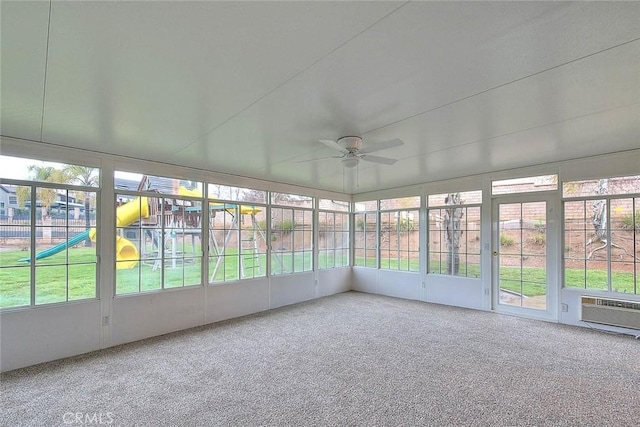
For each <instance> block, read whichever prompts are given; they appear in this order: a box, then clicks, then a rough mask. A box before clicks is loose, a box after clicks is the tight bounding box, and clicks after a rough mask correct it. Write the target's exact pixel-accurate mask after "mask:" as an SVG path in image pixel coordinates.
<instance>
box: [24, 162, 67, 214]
mask: <svg viewBox="0 0 640 427" xmlns="http://www.w3.org/2000/svg"><path fill="white" fill-rule="evenodd" d="M27 170H28V171H29V174H30V178H31V180H33V181H39V182H51V183H57V184H66V183H68V182H69V180H70V177H69V175H68V174H67V172H66V171H65V170H64V169H62V170H61V169H56V168H55V167H54V166H38V165H30V166H29V167H28V168H27ZM16 196H17V198H18V204H19V206H24V204H25V202H26V201H27V199H29V198H30V197H31V193H30V188H29V187H18V188H17V189H16ZM36 196H37V199H38V200H39V201H40V203H41V204H42V209H41V212H42V219H43V220H44V219H45V218H46V217H47V213H48V211H49V207H50V206H51V204H52V203H53V202H55V201H56V199H57V198H58V193H57V192H56V190H55V189H54V188H44V187H38V193H37V195H36ZM35 208H36V207H35V206H32V209H35Z"/></svg>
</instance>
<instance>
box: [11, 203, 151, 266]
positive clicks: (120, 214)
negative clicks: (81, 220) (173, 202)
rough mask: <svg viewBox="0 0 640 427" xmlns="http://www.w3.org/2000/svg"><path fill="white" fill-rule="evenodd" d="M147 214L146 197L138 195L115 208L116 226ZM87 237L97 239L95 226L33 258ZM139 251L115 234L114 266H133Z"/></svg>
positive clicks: (62, 249)
mask: <svg viewBox="0 0 640 427" xmlns="http://www.w3.org/2000/svg"><path fill="white" fill-rule="evenodd" d="M148 216H149V203H148V201H147V198H146V197H138V198H136V199H134V200H132V201H130V202H128V203H126V204H124V205H122V206H119V207H118V208H117V209H116V227H127V226H129V225H131V224H133V223H134V222H136V221H139V220H140V218H147V217H148ZM87 238H89V239H91V241H92V242H94V243H95V242H97V241H98V236H97V233H96V229H95V227H92V228H90V229H88V230H85V231H83V232H82V233H79V234H76V235H75V236H73V237H72V238H71V239H69V240H66V241H64V242H62V243H59V244H57V245H55V246H52V247H50V248H48V249H45V250H44V251H41V252H38V253H37V254H36V257H35V259H36V260H40V259H43V258H47V257H50V256H52V255H55V254H57V253H60V252H62V251H64V250H65V249H67V248H70V247H73V246H75V245H77V244H79V243H81V242H83V241H85V240H86V239H87ZM138 258H139V252H138V248H137V247H136V245H134V244H133V243H132V242H131V241H130V240H127V239H125V238H124V237H122V236H116V261H118V262H117V263H116V268H118V269H123V268H133V267H135V266H136V265H137V264H138ZM19 261H20V262H29V261H31V258H30V257H27V258H22V259H20V260H19Z"/></svg>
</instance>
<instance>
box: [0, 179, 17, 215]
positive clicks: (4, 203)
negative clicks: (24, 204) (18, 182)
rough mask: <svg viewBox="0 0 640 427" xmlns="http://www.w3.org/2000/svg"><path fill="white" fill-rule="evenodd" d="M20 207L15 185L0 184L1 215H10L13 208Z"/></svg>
mask: <svg viewBox="0 0 640 427" xmlns="http://www.w3.org/2000/svg"><path fill="white" fill-rule="evenodd" d="M17 208H18V197H17V196H16V188H15V186H13V185H7V184H3V185H0V217H6V216H9V214H11V213H12V209H17Z"/></svg>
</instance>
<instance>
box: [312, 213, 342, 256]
mask: <svg viewBox="0 0 640 427" xmlns="http://www.w3.org/2000/svg"><path fill="white" fill-rule="evenodd" d="M318 257H319V258H318V267H319V268H334V267H346V266H348V265H349V214H348V213H346V212H324V211H320V212H319V213H318Z"/></svg>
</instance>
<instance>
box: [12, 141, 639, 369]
mask: <svg viewBox="0 0 640 427" xmlns="http://www.w3.org/2000/svg"><path fill="white" fill-rule="evenodd" d="M4 142H5V141H4V139H3V143H4ZM36 145H37V148H40V144H36ZM7 147H8V149H9V152H7V151H6V150H7ZM25 147H26V148H25ZM3 150H5V152H4V153H3V154H8V155H11V154H12V153H11V151H12V150H13V151H18V152H19V151H20V150H23V152H24V151H25V150H26V153H27V155H29V153H31V154H30V155H32V156H33V155H34V154H33V153H39V152H40V151H38V149H35V150H34V149H33V147H32V146H31V145H30V144H28V143H26V142H23V141H19V142H17V143H15V144H13V145H11V144H9V145H6V144H5V145H4V146H3ZM43 152H44V153H46V154H47V156H49V155H50V158H52V159H53V160H56V159H57V160H59V161H67V162H73V161H75V159H78V158H80V157H81V156H82V154H83V153H78V152H77V151H73V150H71V151H70V150H60V149H54V148H51V147H49V148H46V150H44V151H43ZM70 152H71V153H72V154H73V155H68V154H69V153H70ZM13 155H16V154H13ZM43 156H44V154H43ZM48 158H49V157H48ZM116 160H118V159H114V158H111V157H109V156H105V158H102V159H98V160H96V159H95V158H92V160H91V162H90V164H92V165H93V164H96V165H97V166H100V167H102V168H103V169H102V170H103V174H106V175H107V176H109V174H111V176H112V174H113V170H114V168H116V164H117V161H116ZM79 163H82V162H81V161H79ZM120 163H122V162H120ZM85 164H87V163H85ZM136 164H137V163H136ZM639 164H640V150H636V151H634V152H627V153H622V154H617V155H612V156H609V157H606V156H605V157H601V158H598V159H584V160H576V161H572V162H565V163H562V164H558V165H545V166H544V168H537V169H536V168H527V169H526V170H524V171H511V173H512V174H520V176H522V174H523V173H526V174H531V175H534V174H536V171H540V170H544V171H545V173H548V171H549V170H553V169H554V168H555V170H556V171H560V172H563V171H564V173H566V175H567V176H569V177H571V179H583V178H587V177H588V176H584V175H593V174H594V172H593V169H594V168H595V167H598V168H600V170H599V172H600V173H603V174H607V175H609V176H614V175H616V174H631V173H636V174H638V173H640V170H639V168H638V165H639ZM585 166H587V169H589V170H588V171H584V170H583V168H584V167H585ZM154 167H155V168H157V167H158V165H154ZM154 167H152V168H151V169H153V168H154ZM201 172H202V171H201ZM155 173H157V174H162V171H159V170H156V171H155ZM176 173H177V172H176ZM180 175H185V176H188V175H189V173H188V171H186V172H185V171H182V172H181V173H180ZM502 175H504V177H507V176H509V175H510V173H508V172H504V173H503V174H502ZM174 176H175V174H174ZM561 177H562V174H561ZM227 179H231V178H229V177H227ZM488 183H490V177H489V176H488V175H487V176H482V177H472V178H463V179H460V180H452V181H448V182H442V183H433V184H429V185H427V184H424V185H421V186H412V187H406V188H404V189H400V190H401V191H400V192H399V193H397V194H399V195H415V194H427V192H428V191H432V192H434V193H435V192H443V191H449V190H447V189H450V191H462V190H469V189H476V188H478V187H480V188H483V189H484V190H485V191H487V186H488ZM226 184H229V185H239V186H249V187H250V186H251V185H252V181H246V182H245V181H242V180H241V181H239V182H235V181H232V182H226ZM264 184H265V183H263V185H264ZM103 185H104V187H103V191H102V194H101V201H102V206H109V202H110V201H111V202H112V201H113V197H114V191H113V180H112V179H111V180H109V179H108V178H105V179H104V180H103ZM287 190H289V188H288V187H287ZM298 190H299V191H298V193H305V192H304V191H302V190H301V189H298ZM291 191H292V192H295V191H294V190H293V189H291ZM416 191H417V192H416ZM392 193H393V191H391V192H390V191H387V192H386V193H385V195H384V196H380V197H394V196H392V195H391V194H392ZM305 194H306V193H305ZM488 194H490V193H488ZM328 196H330V195H328ZM376 197H377V196H376V195H373V194H368V195H361V196H359V200H370V199H375V198H376ZM559 197H560V196H559V195H558V198H559ZM490 205H491V203H490V201H489V202H483V221H482V244H483V251H482V278H481V279H467V278H460V277H446V276H440V275H426V274H424V273H409V272H400V271H392V270H377V269H369V268H358V267H354V268H336V269H330V270H317V271H315V272H307V273H298V274H294V275H284V276H275V277H271V278H261V279H254V280H246V281H239V282H234V283H226V284H219V285H208V286H197V287H190V288H184V289H176V290H168V291H162V292H150V293H145V294H137V295H130V296H117V297H115V298H114V297H113V286H112V284H113V282H114V272H113V271H112V269H111V268H101V269H100V281H99V283H100V295H101V296H102V298H101V299H100V300H91V301H82V302H75V303H67V304H57V305H50V306H42V307H30V308H27V309H13V310H2V311H0V370H2V371H7V370H12V369H16V368H20V367H24V366H29V365H33V364H36V363H40V362H45V361H50V360H54V359H58V358H62V357H67V356H72V355H77V354H82V353H86V352H89V351H93V350H97V349H100V348H106V347H109V346H113V345H117V344H121V343H125V342H130V341H135V340H139V339H143V338H147V337H151V336H155V335H161V334H166V333H170V332H174V331H177V330H181V329H185V328H190V327H193V326H198V325H203V324H208V323H211V322H216V321H220V320H225V319H229V318H234V317H238V316H243V315H247V314H251V313H256V312H260V311H264V310H268V309H270V308H274V307H280V306H283V305H287V304H295V303H298V302H302V301H307V300H310V299H313V298H318V297H323V296H326V295H331V294H335V293H339V292H344V291H348V290H351V289H354V290H357V291H362V292H370V293H376V294H382V295H389V296H393V297H398V298H406V299H412V300H421V301H428V302H434V303H439V304H449V305H455V306H461V307H468V308H474V309H484V310H488V309H490V308H491V303H490V301H491V296H490V294H489V293H488V291H489V290H490V289H491V271H490V270H491V268H490V266H491V251H490V250H489V249H488V248H489V246H486V247H485V245H489V244H490V242H491V230H490V227H491V215H490V211H489V209H490V208H489V207H490ZM102 212H103V214H102V215H101V224H113V223H114V219H113V215H114V212H113V210H110V209H102ZM421 217H422V218H424V206H423V208H422V211H421ZM101 233H102V234H101V236H102V237H101V238H100V245H99V253H100V256H101V260H102V262H101V266H112V265H113V264H114V260H113V253H114V249H113V244H114V243H113V242H114V240H113V239H110V238H109V236H113V235H114V230H113V227H112V226H111V229H110V228H109V227H108V226H103V227H102V230H101ZM426 245H427V241H426V238H424V237H422V238H421V242H420V247H421V248H425V247H426ZM558 262H560V260H558ZM424 264H425V261H424V260H421V269H422V270H423V271H424V269H425V265H424ZM583 294H584V295H588V293H585V292H576V291H573V290H564V289H562V290H561V292H560V298H559V303H560V304H566V305H567V308H568V311H567V312H563V313H561V314H560V318H559V321H560V322H561V323H566V324H572V325H581V326H585V325H584V324H582V322H580V321H579V315H580V314H579V313H580V312H579V305H580V304H579V296H580V295H583ZM627 299H634V300H640V296H637V295H636V296H629V297H628V298H627ZM425 309H428V307H425ZM107 316H108V319H107V320H108V322H107V324H105V325H103V321H104V320H105V317H107Z"/></svg>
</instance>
